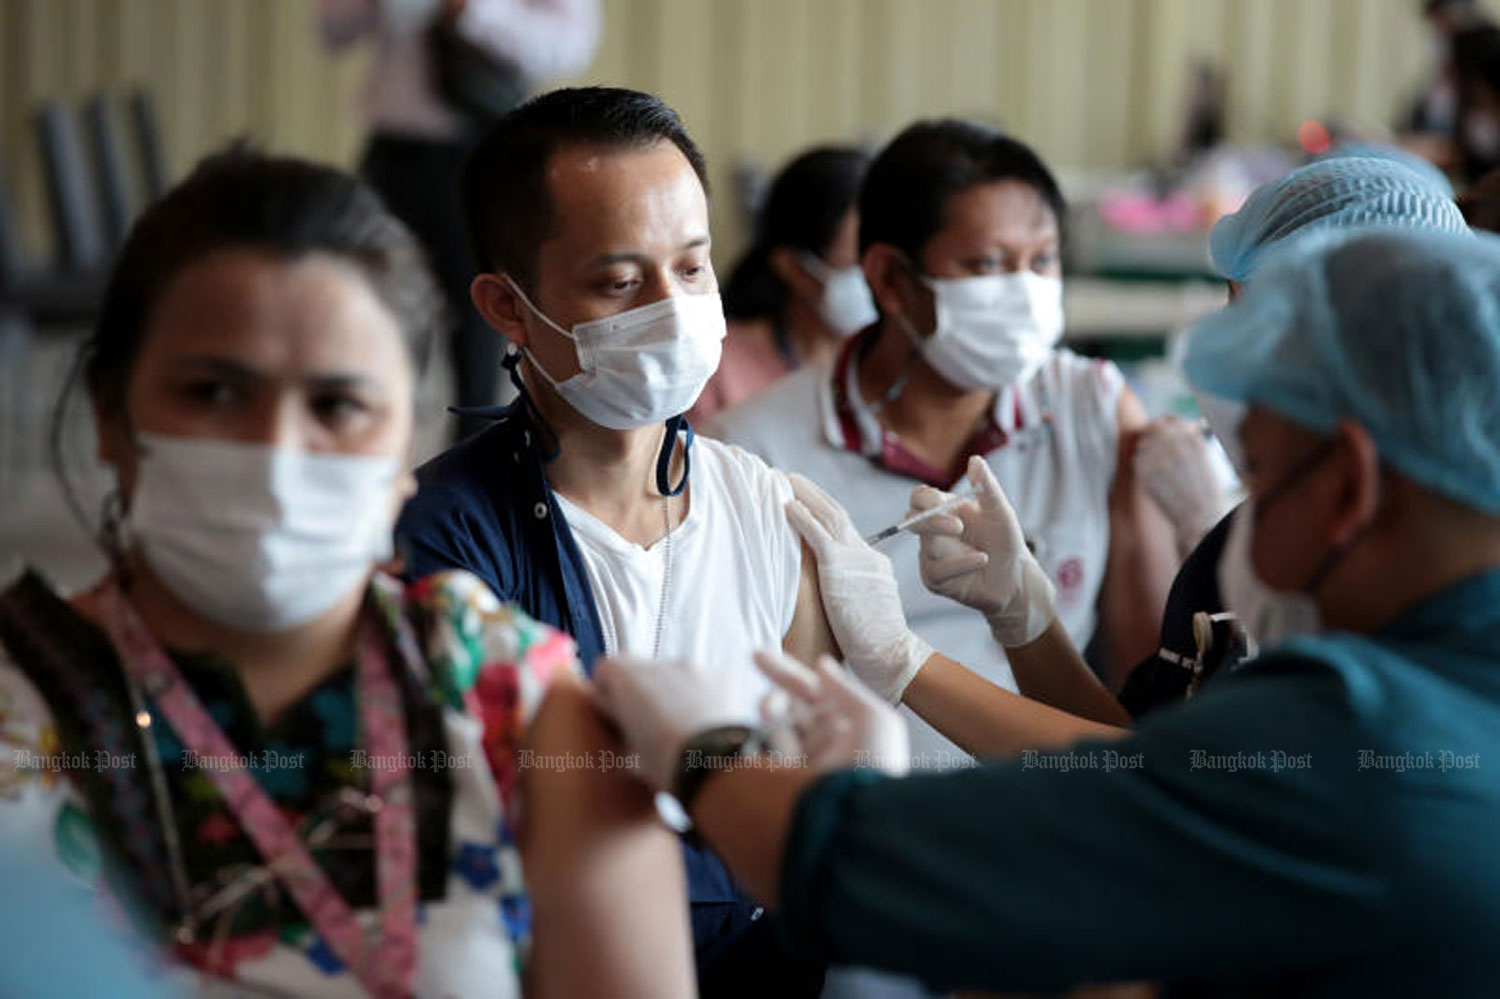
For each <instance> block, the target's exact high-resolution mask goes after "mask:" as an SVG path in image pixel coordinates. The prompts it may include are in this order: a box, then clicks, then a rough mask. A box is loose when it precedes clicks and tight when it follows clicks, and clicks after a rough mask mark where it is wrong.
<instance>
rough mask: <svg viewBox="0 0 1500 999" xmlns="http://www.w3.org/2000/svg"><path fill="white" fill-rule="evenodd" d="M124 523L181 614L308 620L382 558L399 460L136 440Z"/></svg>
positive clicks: (273, 622)
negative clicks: (183, 611)
mask: <svg viewBox="0 0 1500 999" xmlns="http://www.w3.org/2000/svg"><path fill="white" fill-rule="evenodd" d="M139 440H140V444H141V456H140V461H139V464H138V473H137V479H136V487H135V494H134V496H132V497H131V501H130V512H129V519H128V526H129V530H130V533H131V536H132V537H133V538H134V539H135V543H136V544H137V545H138V546H139V548H140V550H141V554H142V555H143V556H144V557H145V559H146V563H147V564H148V565H149V566H150V567H151V571H152V572H153V573H155V574H156V576H157V578H159V579H160V580H161V581H162V583H163V585H165V586H166V587H167V589H169V590H171V591H172V593H173V594H174V595H175V596H176V597H177V598H178V599H179V600H181V601H182V602H183V603H184V604H186V605H187V606H188V607H191V608H192V609H193V610H195V611H197V612H198V613H200V614H202V615H203V616H204V617H207V618H209V619H210V620H213V621H216V622H218V623H219V624H222V625H226V626H228V627H232V628H239V629H241V630H243V631H254V632H278V631H286V630H287V629H289V628H295V627H297V626H298V625H301V624H306V623H307V622H309V621H311V620H313V619H314V618H316V617H317V616H318V615H319V614H322V613H323V612H324V611H326V610H328V609H329V608H331V607H332V606H333V605H334V604H336V603H338V601H339V600H341V599H343V598H344V597H346V596H348V595H349V593H350V591H352V590H354V589H355V588H356V587H360V586H363V585H364V583H365V580H366V578H367V577H368V575H369V573H370V571H371V569H372V568H373V567H374V565H375V563H377V562H380V561H382V560H384V559H387V558H389V557H390V556H391V548H392V545H391V534H392V528H393V523H394V519H395V514H396V511H395V509H394V507H393V503H392V490H393V488H394V485H395V481H396V476H397V474H398V473H399V467H398V465H397V462H396V459H394V458H387V457H368V456H364V455H346V454H315V453H313V452H309V451H299V450H294V449H291V448H281V447H270V446H267V445H263V444H245V443H240V442H238V441H225V440H206V439H201V438H189V437H164V436H161V435H159V434H145V433H143V434H140V435H139Z"/></svg>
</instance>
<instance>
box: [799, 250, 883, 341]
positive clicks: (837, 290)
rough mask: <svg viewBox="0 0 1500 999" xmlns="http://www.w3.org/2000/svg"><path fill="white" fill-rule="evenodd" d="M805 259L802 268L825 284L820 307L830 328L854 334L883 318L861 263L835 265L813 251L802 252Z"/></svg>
mask: <svg viewBox="0 0 1500 999" xmlns="http://www.w3.org/2000/svg"><path fill="white" fill-rule="evenodd" d="M801 260H802V269H803V270H804V271H806V272H807V273H808V274H810V275H812V276H813V277H815V278H817V279H818V280H819V281H821V282H822V284H823V292H822V294H821V296H820V297H819V298H818V303H817V308H818V315H819V316H821V317H822V319H823V322H825V323H827V324H828V328H829V329H832V330H834V331H835V332H837V333H839V334H840V335H842V336H852V335H853V334H855V333H858V332H859V331H860V330H862V329H864V328H865V327H866V326H868V325H870V324H871V323H873V322H874V321H875V320H876V319H877V318H879V313H878V312H877V311H876V310H875V296H874V295H872V294H870V285H869V284H868V283H867V282H866V281H865V272H864V270H863V269H862V268H861V267H859V266H858V265H857V264H856V265H855V266H853V267H840V268H838V269H834V268H832V267H829V266H828V265H827V264H826V263H824V262H823V260H822V259H821V258H819V257H817V256H815V255H813V254H811V253H804V254H802V257H801Z"/></svg>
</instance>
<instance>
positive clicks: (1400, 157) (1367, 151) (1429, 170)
mask: <svg viewBox="0 0 1500 999" xmlns="http://www.w3.org/2000/svg"><path fill="white" fill-rule="evenodd" d="M1334 159H1369V160H1389V161H1390V162H1392V163H1399V164H1400V165H1401V166H1404V167H1406V168H1408V169H1409V170H1411V171H1412V172H1413V173H1417V174H1420V175H1422V176H1423V177H1425V178H1427V180H1428V181H1430V182H1431V183H1432V186H1433V187H1434V188H1436V189H1437V190H1439V191H1441V192H1443V193H1444V194H1445V195H1447V196H1448V197H1450V198H1451V197H1453V181H1451V180H1449V179H1448V175H1447V174H1445V173H1443V171H1441V170H1439V169H1438V168H1437V166H1435V165H1434V164H1433V162H1432V161H1431V160H1425V159H1423V158H1422V157H1420V156H1418V155H1417V154H1416V153H1412V152H1408V151H1406V150H1405V149H1402V148H1401V147H1400V146H1387V145H1382V144H1381V143H1379V142H1346V143H1344V144H1343V145H1340V146H1335V147H1334V148H1333V149H1332V150H1331V151H1330V152H1328V153H1325V154H1324V155H1323V156H1321V157H1319V160H1320V161H1321V160H1334Z"/></svg>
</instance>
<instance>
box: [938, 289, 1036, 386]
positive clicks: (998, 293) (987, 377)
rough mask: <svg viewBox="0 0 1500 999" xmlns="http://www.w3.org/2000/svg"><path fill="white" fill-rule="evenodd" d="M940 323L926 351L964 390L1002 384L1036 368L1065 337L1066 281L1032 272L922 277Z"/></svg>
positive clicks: (1029, 374)
mask: <svg viewBox="0 0 1500 999" xmlns="http://www.w3.org/2000/svg"><path fill="white" fill-rule="evenodd" d="M924 281H925V282H926V284H927V286H928V287H929V288H931V289H932V294H933V299H934V308H935V310H936V312H937V327H936V328H935V329H934V330H933V333H932V336H930V337H928V338H927V339H926V340H924V341H922V356H923V357H924V358H925V359H926V361H927V363H928V364H930V365H932V367H933V369H934V370H936V371H937V373H938V374H940V375H942V376H943V377H944V378H946V379H947V380H948V381H949V382H952V383H953V384H954V385H956V386H958V387H959V388H961V389H964V390H965V391H970V392H975V391H979V390H980V389H1000V388H1004V387H1005V386H1007V385H1010V384H1012V383H1013V382H1019V381H1024V380H1026V379H1027V378H1030V377H1031V376H1032V375H1033V374H1035V373H1036V372H1037V369H1039V368H1040V367H1041V366H1042V365H1043V364H1044V363H1046V360H1047V358H1048V357H1049V356H1051V354H1052V348H1053V347H1054V346H1055V345H1056V344H1057V341H1058V340H1059V339H1060V338H1061V337H1062V329H1063V310H1062V282H1061V281H1059V280H1058V279H1057V278H1050V277H1043V276H1041V275H1040V274H1036V273H1034V272H1032V271H1017V272H1016V273H1014V274H986V275H983V276H981V277H968V278H924Z"/></svg>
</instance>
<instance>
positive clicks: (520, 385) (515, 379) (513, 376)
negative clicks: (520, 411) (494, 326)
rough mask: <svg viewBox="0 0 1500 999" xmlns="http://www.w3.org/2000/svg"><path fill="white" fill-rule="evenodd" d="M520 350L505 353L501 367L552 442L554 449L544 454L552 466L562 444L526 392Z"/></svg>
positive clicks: (539, 428)
mask: <svg viewBox="0 0 1500 999" xmlns="http://www.w3.org/2000/svg"><path fill="white" fill-rule="evenodd" d="M522 356H523V355H522V354H521V352H520V351H519V350H517V349H515V348H514V347H511V348H510V349H509V350H507V351H506V352H505V357H504V358H503V359H502V360H501V361H500V366H501V367H502V368H504V369H505V370H506V372H507V373H508V374H509V375H510V383H511V384H512V385H514V386H515V388H516V395H517V397H519V398H520V400H521V405H523V406H525V407H526V416H527V417H528V418H529V419H530V420H531V422H532V423H533V424H535V425H536V428H537V429H538V430H539V431H540V432H541V433H542V434H543V435H544V436H545V437H546V438H547V439H548V440H550V441H551V442H552V449H551V450H550V451H544V452H543V453H542V456H541V458H542V463H543V464H551V463H552V462H554V461H556V460H557V456H558V455H560V454H562V444H561V443H559V442H558V439H557V434H556V433H554V432H553V430H552V425H551V424H549V423H548V422H547V420H546V419H545V418H544V417H543V416H542V411H541V410H540V409H538V408H537V406H536V403H535V402H534V401H532V398H531V393H530V392H528V391H526V382H525V381H524V380H523V379H522V378H521V371H520V368H521V358H522Z"/></svg>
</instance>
